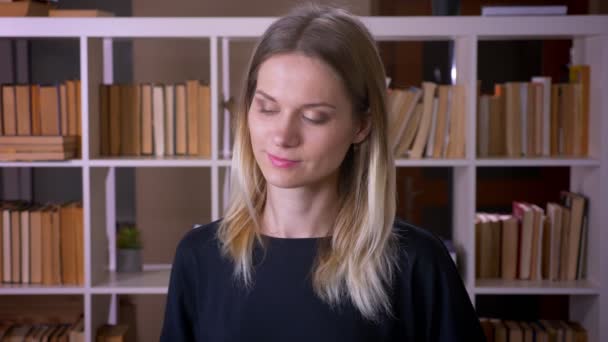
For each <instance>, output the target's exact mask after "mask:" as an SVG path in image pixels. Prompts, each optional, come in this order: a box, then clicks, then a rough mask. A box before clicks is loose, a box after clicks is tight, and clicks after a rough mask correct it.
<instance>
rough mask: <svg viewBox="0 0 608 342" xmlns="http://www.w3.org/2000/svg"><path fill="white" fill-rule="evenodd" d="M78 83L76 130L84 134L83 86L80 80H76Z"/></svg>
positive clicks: (80, 134) (79, 134) (79, 133)
mask: <svg viewBox="0 0 608 342" xmlns="http://www.w3.org/2000/svg"><path fill="white" fill-rule="evenodd" d="M74 83H75V84H76V132H77V134H78V136H79V137H80V136H82V96H81V92H82V88H81V84H80V80H74Z"/></svg>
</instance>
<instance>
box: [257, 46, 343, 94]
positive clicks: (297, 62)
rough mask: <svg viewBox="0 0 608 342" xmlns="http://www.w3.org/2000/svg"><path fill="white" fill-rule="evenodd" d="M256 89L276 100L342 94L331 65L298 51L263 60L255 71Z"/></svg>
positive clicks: (341, 86)
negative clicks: (256, 71)
mask: <svg viewBox="0 0 608 342" xmlns="http://www.w3.org/2000/svg"><path fill="white" fill-rule="evenodd" d="M257 88H258V89H260V90H262V91H263V92H264V93H265V94H267V95H270V96H271V97H274V98H275V99H277V100H279V98H280V97H291V98H293V97H295V98H297V97H315V98H319V99H330V98H334V97H336V96H344V95H345V94H344V87H343V85H342V81H341V79H340V78H339V77H338V75H337V73H336V72H335V71H334V70H333V68H332V67H330V66H329V65H328V64H327V63H325V62H323V61H322V60H320V59H318V58H314V57H309V56H306V55H303V54H298V53H289V54H280V55H275V56H272V57H270V58H268V59H267V60H266V61H264V62H263V63H262V65H261V66H260V69H259V71H258V75H257ZM307 100H308V99H307Z"/></svg>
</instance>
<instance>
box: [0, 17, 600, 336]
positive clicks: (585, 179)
mask: <svg viewBox="0 0 608 342" xmlns="http://www.w3.org/2000/svg"><path fill="white" fill-rule="evenodd" d="M273 20H275V18H270V17H260V18H246V17H243V18H86V19H79V18H2V19H0V37H2V38H37V39H45V38H71V39H77V40H78V41H79V45H80V78H81V87H82V88H81V93H82V113H83V117H82V122H81V123H82V158H81V159H78V160H70V161H65V162H10V163H9V162H1V163H0V167H3V168H4V167H24V168H30V167H34V168H35V167H53V168H55V167H57V168H64V167H73V168H79V169H81V171H82V183H83V184H82V189H83V194H82V200H83V207H84V220H85V222H84V229H85V234H84V240H85V241H84V242H85V285H84V286H83V287H77V288H74V287H39V286H38V287H36V286H26V285H24V286H19V285H6V284H2V286H0V296H9V295H26V294H27V295H32V294H35V295H59V294H72V295H80V296H83V297H84V312H85V317H86V318H85V333H86V336H87V337H86V340H88V341H91V340H93V336H94V332H95V331H96V329H97V328H98V327H99V326H100V325H102V324H103V323H107V322H108V321H110V323H112V322H111V321H112V320H115V318H116V317H115V315H116V307H115V305H116V295H119V294H137V295H146V294H152V295H154V294H155V295H159V294H160V295H162V294H166V292H167V285H168V281H169V274H170V265H146V267H144V271H143V272H142V273H141V274H130V275H125V274H117V273H115V272H114V271H113V270H114V269H115V259H114V257H113V255H114V246H113V244H111V243H108V241H113V238H114V236H113V234H114V233H113V227H114V226H113V223H114V221H115V218H116V213H115V202H116V193H115V177H116V176H115V169H116V168H118V167H136V168H139V167H167V168H171V167H199V168H208V169H210V171H211V172H210V177H211V187H210V189H209V192H208V194H205V195H207V196H209V199H210V202H211V217H212V219H217V218H219V217H220V216H221V205H220V203H221V198H222V196H221V192H222V186H221V179H220V175H221V174H222V173H223V171H224V170H225V169H227V168H228V167H229V166H230V162H229V160H226V159H224V158H223V153H222V152H223V151H220V147H221V145H220V141H221V139H222V137H221V132H220V130H219V127H220V126H219V124H220V119H221V117H222V113H221V112H220V110H219V104H220V103H221V100H223V99H220V93H221V91H220V90H221V89H223V90H224V91H223V92H224V94H226V95H227V89H229V87H228V85H229V83H228V82H229V80H230V77H229V74H230V70H229V69H228V68H227V67H226V65H227V63H226V60H227V56H228V54H229V50H230V43H231V42H235V41H241V40H254V39H256V38H257V37H259V36H260V35H261V34H262V33H263V31H264V30H265V28H266V27H268V26H269V24H270V23H271V22H272V21H273ZM363 21H364V22H365V23H366V24H367V25H368V27H369V28H370V29H371V31H372V33H373V34H374V36H375V37H376V38H377V40H379V41H407V40H444V41H445V40H450V41H453V42H454V46H455V61H456V71H457V78H456V79H457V83H459V84H464V85H465V87H466V89H467V105H466V106H467V107H466V112H467V114H466V131H467V145H466V151H465V158H463V159H458V160H450V159H440V160H437V159H435V160H433V159H420V160H408V159H399V160H397V161H396V165H397V167H451V168H453V171H454V172H453V174H454V177H453V179H454V182H453V183H454V185H453V189H452V190H453V191H452V193H453V203H454V207H453V227H452V231H453V240H454V243H455V245H456V247H457V250H458V253H459V264H460V266H461V275H462V277H463V280H464V282H465V285H466V287H467V289H468V291H469V294H470V296H471V299H472V300H473V301H474V302H475V299H476V295H510V294H520V295H533V294H543V295H567V296H568V298H569V310H570V312H569V314H570V319H573V320H577V321H580V322H581V323H582V324H583V325H584V326H585V328H586V329H587V330H588V332H589V337H590V339H589V341H604V340H608V326H606V325H605V324H602V322H606V321H607V320H608V250H607V249H606V248H604V247H603V243H606V242H608V227H606V226H607V225H608V97H607V96H605V84H608V16H567V17H551V18H543V17H510V18H504V17H499V18H485V17H433V18H429V17H364V18H363ZM132 38H167V39H174V38H192V39H200V40H201V41H202V42H203V43H204V44H209V46H210V56H209V57H210V64H209V66H208V67H209V75H210V87H211V98H212V100H211V108H212V109H211V115H212V136H211V146H212V155H211V159H196V158H193V157H165V158H153V157H152V158H128V157H118V158H116V157H114V158H101V157H99V153H98V151H99V106H98V101H99V98H98V86H99V84H101V83H102V82H104V83H111V82H112V67H113V61H112V40H115V39H132ZM507 39H508V40H518V39H572V41H573V51H572V56H573V62H575V63H577V64H589V65H590V66H591V70H592V77H591V90H590V92H591V96H590V97H591V101H590V132H589V134H590V137H589V138H590V141H589V148H590V154H589V158H583V159H580V158H577V159H567V158H539V159H478V158H476V156H475V142H476V136H475V134H476V127H475V125H476V119H475V115H476V114H475V113H476V102H477V101H476V98H475V96H476V95H475V91H474V89H476V80H477V46H478V42H479V41H483V40H507ZM204 67H207V66H204ZM513 166H516V167H535V166H556V167H557V166H560V167H569V169H570V184H571V189H570V190H572V191H578V192H582V193H584V194H586V195H587V196H588V197H589V199H590V208H589V213H590V216H589V220H590V221H589V236H588V241H589V245H588V260H587V269H588V279H587V280H584V281H575V282H559V283H555V282H546V281H538V282H530V281H528V282H520V281H518V282H512V281H511V282H509V281H501V280H492V281H486V280H483V281H482V280H478V281H476V280H475V277H474V275H475V270H474V267H475V241H474V239H475V232H474V216H475V212H476V175H477V168H479V167H513ZM159 310H160V309H159Z"/></svg>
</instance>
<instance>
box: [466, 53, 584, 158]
mask: <svg viewBox="0 0 608 342" xmlns="http://www.w3.org/2000/svg"><path fill="white" fill-rule="evenodd" d="M589 72H590V70H589V66H587V65H573V66H570V82H569V83H562V84H552V83H551V78H550V77H541V76H539V77H533V78H532V80H531V82H507V83H505V84H497V85H495V91H494V94H493V95H481V96H480V97H479V103H478V113H479V114H478V116H477V155H478V156H479V157H509V158H521V157H532V158H534V157H548V156H551V157H559V156H568V157H585V156H587V155H588V152H589V146H588V145H589Z"/></svg>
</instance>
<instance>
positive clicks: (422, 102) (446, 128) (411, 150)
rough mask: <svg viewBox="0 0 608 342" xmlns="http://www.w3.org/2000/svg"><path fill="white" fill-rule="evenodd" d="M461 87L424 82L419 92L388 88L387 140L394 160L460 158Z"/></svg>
mask: <svg viewBox="0 0 608 342" xmlns="http://www.w3.org/2000/svg"><path fill="white" fill-rule="evenodd" d="M465 96H466V92H465V87H464V86H463V85H437V84H435V83H432V82H424V83H423V84H422V89H420V88H416V87H413V88H410V89H388V98H387V112H388V139H389V146H390V148H391V149H392V151H393V153H394V155H395V157H396V158H411V159H419V158H423V157H426V158H464V152H465V132H466V129H465V127H466V106H465V104H466V99H465Z"/></svg>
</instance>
